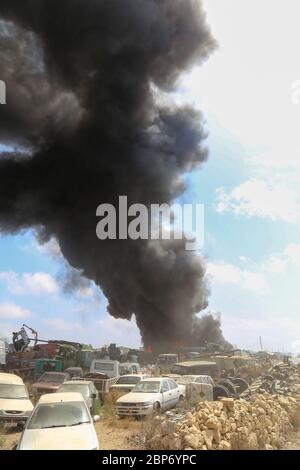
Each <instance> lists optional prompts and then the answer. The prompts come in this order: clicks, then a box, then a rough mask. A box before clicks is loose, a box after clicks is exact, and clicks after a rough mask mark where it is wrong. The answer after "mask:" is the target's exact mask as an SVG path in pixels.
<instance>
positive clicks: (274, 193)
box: [216, 179, 300, 223]
mask: <svg viewBox="0 0 300 470" xmlns="http://www.w3.org/2000/svg"><path fill="white" fill-rule="evenodd" d="M216 210H217V212H220V213H224V212H233V213H234V214H236V215H244V216H247V217H259V218H265V219H271V220H273V221H277V220H282V221H286V222H291V223H296V222H298V221H299V218H300V204H299V200H298V197H297V194H296V193H295V191H293V189H291V188H288V187H287V186H285V185H283V184H276V183H270V182H269V183H267V182H266V181H263V180H258V179H251V180H248V181H246V182H244V183H242V184H240V185H239V186H237V187H236V188H234V189H233V190H232V191H231V192H229V193H226V192H225V190H224V188H219V189H218V190H217V206H216Z"/></svg>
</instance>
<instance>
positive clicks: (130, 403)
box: [116, 377, 182, 417]
mask: <svg viewBox="0 0 300 470" xmlns="http://www.w3.org/2000/svg"><path fill="white" fill-rule="evenodd" d="M180 398H182V394H181V392H180V389H179V387H178V385H177V383H176V382H175V381H174V380H172V379H167V378H163V377H156V378H151V379H146V380H142V381H141V382H140V383H139V384H138V385H136V386H135V387H134V388H133V390H132V391H131V392H130V393H128V394H127V395H123V396H122V397H121V398H119V399H118V400H117V402H116V413H117V415H118V416H120V417H121V416H145V415H149V414H151V413H155V412H158V411H160V410H166V409H169V408H173V407H174V406H176V404H177V403H178V401H179V399H180Z"/></svg>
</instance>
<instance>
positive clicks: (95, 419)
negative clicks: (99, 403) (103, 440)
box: [93, 415, 100, 423]
mask: <svg viewBox="0 0 300 470" xmlns="http://www.w3.org/2000/svg"><path fill="white" fill-rule="evenodd" d="M93 421H94V423H98V421H100V416H99V415H95V416H93Z"/></svg>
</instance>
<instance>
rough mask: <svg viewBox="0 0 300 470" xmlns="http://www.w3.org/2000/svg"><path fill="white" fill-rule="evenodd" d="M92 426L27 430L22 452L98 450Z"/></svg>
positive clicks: (20, 447)
mask: <svg viewBox="0 0 300 470" xmlns="http://www.w3.org/2000/svg"><path fill="white" fill-rule="evenodd" d="M98 445H99V444H98V439H97V436H96V432H95V429H94V426H93V425H92V424H81V425H78V426H70V427H65V428H50V429H25V431H24V433H23V435H22V438H21V441H20V444H19V449H20V450H92V449H95V448H96V447H97V448H98Z"/></svg>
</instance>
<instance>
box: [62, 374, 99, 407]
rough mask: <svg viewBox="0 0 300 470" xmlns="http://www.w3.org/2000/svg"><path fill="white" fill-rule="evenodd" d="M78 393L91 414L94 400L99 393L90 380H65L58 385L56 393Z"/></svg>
mask: <svg viewBox="0 0 300 470" xmlns="http://www.w3.org/2000/svg"><path fill="white" fill-rule="evenodd" d="M72 392H79V393H81V395H82V396H83V398H84V399H85V402H86V404H87V406H88V409H89V410H90V411H91V412H92V410H93V406H94V403H95V400H97V399H98V398H99V392H98V390H97V389H96V387H95V385H94V383H93V382H92V381H91V380H67V382H64V383H63V384H61V385H60V387H59V389H58V390H57V392H56V393H72Z"/></svg>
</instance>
